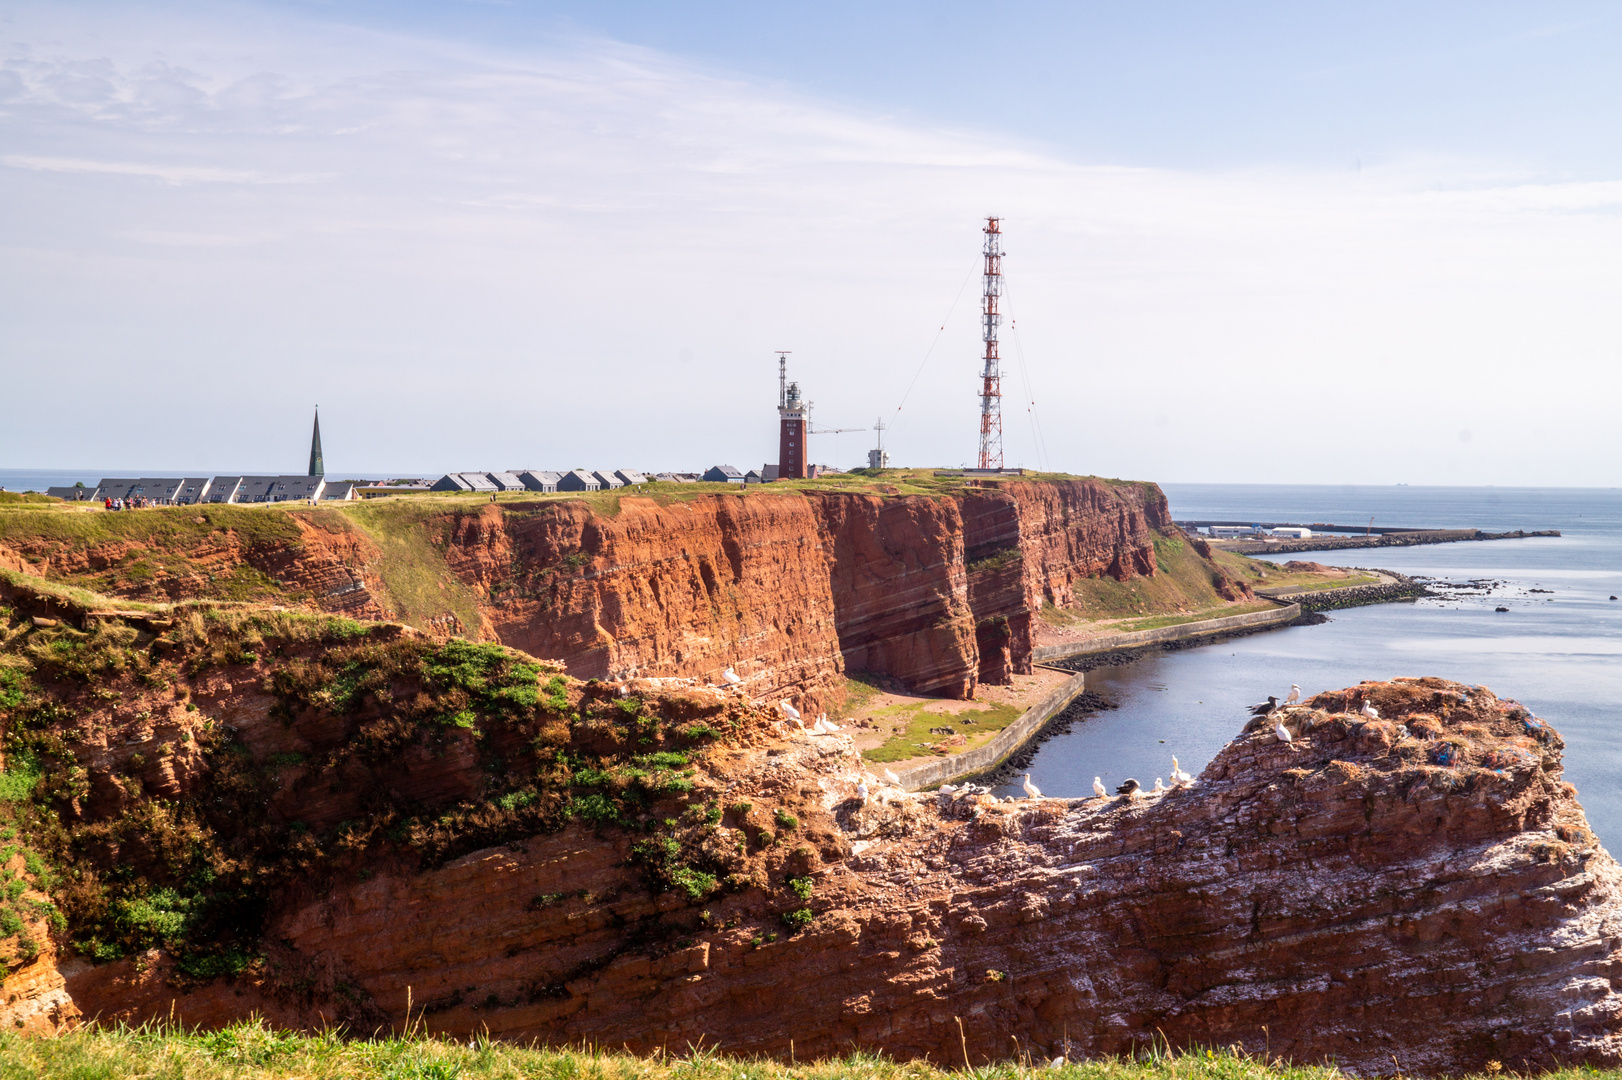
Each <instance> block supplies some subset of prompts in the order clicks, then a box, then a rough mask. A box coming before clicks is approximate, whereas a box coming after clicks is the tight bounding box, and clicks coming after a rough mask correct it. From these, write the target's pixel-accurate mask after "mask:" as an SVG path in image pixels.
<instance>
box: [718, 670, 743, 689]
mask: <svg viewBox="0 0 1622 1080" xmlns="http://www.w3.org/2000/svg"><path fill="white" fill-rule="evenodd" d="M721 680H722V681H723V682H725V683H726V684H727V685H728V686H737V685H738V684H739V683H741V682H743V680H742V679H740V678H738V673H737V672H736V671H733V670H732V669H731V668H727V669H726V670H725V671H723V672H721Z"/></svg>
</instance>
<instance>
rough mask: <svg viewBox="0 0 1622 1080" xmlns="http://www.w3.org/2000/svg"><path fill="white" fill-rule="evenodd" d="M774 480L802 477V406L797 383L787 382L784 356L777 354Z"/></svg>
mask: <svg viewBox="0 0 1622 1080" xmlns="http://www.w3.org/2000/svg"><path fill="white" fill-rule="evenodd" d="M777 415H778V417H779V418H780V420H779V431H778V436H777V478H778V479H779V480H804V479H805V478H806V446H805V441H806V440H805V437H806V433H807V427H808V425H807V424H806V419H805V403H804V402H803V401H801V400H800V384H799V383H797V382H792V383H791V382H789V381H788V353H787V352H786V351H779V352H778V354H777Z"/></svg>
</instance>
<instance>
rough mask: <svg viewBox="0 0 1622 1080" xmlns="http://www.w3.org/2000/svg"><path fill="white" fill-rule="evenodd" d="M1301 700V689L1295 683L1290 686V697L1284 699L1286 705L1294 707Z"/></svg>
mask: <svg viewBox="0 0 1622 1080" xmlns="http://www.w3.org/2000/svg"><path fill="white" fill-rule="evenodd" d="M1300 700H1301V688H1300V687H1299V686H1297V685H1295V684H1294V683H1291V684H1290V695H1289V697H1286V698H1285V699H1284V704H1286V705H1294V704H1295V703H1296V702H1298V701H1300Z"/></svg>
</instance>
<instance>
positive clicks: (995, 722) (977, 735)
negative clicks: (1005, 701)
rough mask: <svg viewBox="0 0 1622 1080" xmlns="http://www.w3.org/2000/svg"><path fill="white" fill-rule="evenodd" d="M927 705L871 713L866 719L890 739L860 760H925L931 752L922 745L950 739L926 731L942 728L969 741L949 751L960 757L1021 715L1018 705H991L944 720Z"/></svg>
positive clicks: (945, 717)
mask: <svg viewBox="0 0 1622 1080" xmlns="http://www.w3.org/2000/svg"><path fill="white" fill-rule="evenodd" d="M929 704H930V703H929V702H927V701H920V702H917V703H915V704H907V705H891V706H889V707H888V708H884V709H879V710H878V711H876V712H874V713H873V714H872V715H871V716H870V717H869V719H871V720H872V721H873V723H875V724H877V725H878V726H879V727H880V728H881V729H884V730H888V731H889V732H890V736H889V738H887V739H885V740H884V742H883V743H882V744H880V745H878V746H875V747H873V748H872V749H871V750H864V751H862V756H863V757H865V758H866V759H867V760H869V761H906V760H907V759H908V758H915V757H927V756H929V755H931V754H933V753H934V751H932V750H930V749H928V748H927V747H926V746H924V744H925V743H931V742H940V741H941V740H942V739H946V738H950V736H947V735H931V734H930V732H929V729H930V728H945V727H950V728H952V729H954V730H956V731H960V732H962V733H964V734H966V735H967V736H968V737H969V741H968V743H967V744H966V745H964V746H960V747H954V748H953V749H954V750H956V751H957V752H959V753H961V752H963V751H964V750H972V749H974V748H975V747H976V746H979V745H981V744H982V743H984V742H985V741H986V738H987V737H989V736H991V735H995V734H996V733H997V732H999V731H1001V730H1002V729H1003V728H1005V727H1007V726H1008V725H1009V724H1012V723H1013V722H1014V721H1015V720H1018V719H1019V718H1020V717H1021V716H1023V715H1024V713H1025V710H1024V709H1022V708H1020V707H1019V706H1018V705H992V706H990V707H989V708H985V709H967V710H965V711H963V712H960V713H957V714H955V715H951V716H948V715H945V714H942V713H938V712H929V711H928V706H929ZM969 721H973V722H972V723H970V722H969Z"/></svg>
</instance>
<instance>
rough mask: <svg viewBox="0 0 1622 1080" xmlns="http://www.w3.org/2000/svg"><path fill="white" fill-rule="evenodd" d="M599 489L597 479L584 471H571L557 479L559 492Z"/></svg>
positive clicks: (600, 485)
mask: <svg viewBox="0 0 1622 1080" xmlns="http://www.w3.org/2000/svg"><path fill="white" fill-rule="evenodd" d="M601 488H602V484H600V483H598V482H597V478H596V477H595V476H593V475H592V474H591V473H589V472H586V471H585V470H584V469H571V470H569V471H568V472H566V473H564V474H563V475H562V476H560V477H558V490H559V491H598V490H600V489H601Z"/></svg>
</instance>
